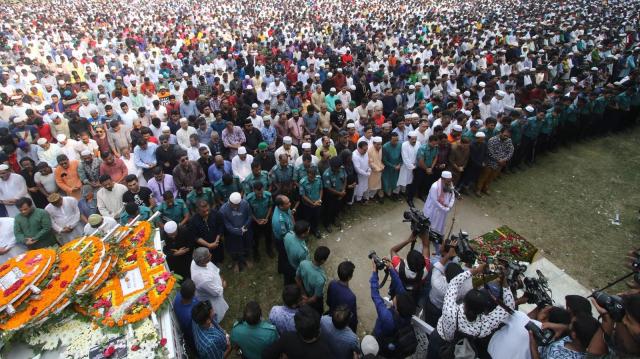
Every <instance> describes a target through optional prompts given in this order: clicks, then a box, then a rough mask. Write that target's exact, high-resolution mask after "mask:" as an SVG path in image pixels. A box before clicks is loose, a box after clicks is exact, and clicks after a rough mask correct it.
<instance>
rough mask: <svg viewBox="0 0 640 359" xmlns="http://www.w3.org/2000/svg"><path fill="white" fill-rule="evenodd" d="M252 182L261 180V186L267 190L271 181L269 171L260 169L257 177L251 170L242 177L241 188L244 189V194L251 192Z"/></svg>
mask: <svg viewBox="0 0 640 359" xmlns="http://www.w3.org/2000/svg"><path fill="white" fill-rule="evenodd" d="M254 182H261V183H262V188H263V189H264V190H265V191H268V190H269V184H270V183H271V181H270V180H269V172H267V171H260V174H259V175H258V176H257V177H256V176H255V175H254V174H253V172H251V173H250V174H249V175H248V176H247V177H246V178H245V179H244V182H242V188H243V189H244V194H245V196H246V195H248V194H249V193H251V192H253V183H254Z"/></svg>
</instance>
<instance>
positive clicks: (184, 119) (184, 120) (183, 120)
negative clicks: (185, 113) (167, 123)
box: [180, 117, 189, 123]
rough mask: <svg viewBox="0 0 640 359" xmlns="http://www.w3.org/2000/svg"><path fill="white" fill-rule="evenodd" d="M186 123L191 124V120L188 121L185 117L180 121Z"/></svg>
mask: <svg viewBox="0 0 640 359" xmlns="http://www.w3.org/2000/svg"><path fill="white" fill-rule="evenodd" d="M186 122H189V120H187V118H186V117H183V118H181V119H180V123H186Z"/></svg>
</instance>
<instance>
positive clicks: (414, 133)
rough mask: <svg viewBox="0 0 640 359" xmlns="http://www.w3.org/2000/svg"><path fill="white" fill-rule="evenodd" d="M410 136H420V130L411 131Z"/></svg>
mask: <svg viewBox="0 0 640 359" xmlns="http://www.w3.org/2000/svg"><path fill="white" fill-rule="evenodd" d="M408 136H409V137H418V132H416V131H409V134H408Z"/></svg>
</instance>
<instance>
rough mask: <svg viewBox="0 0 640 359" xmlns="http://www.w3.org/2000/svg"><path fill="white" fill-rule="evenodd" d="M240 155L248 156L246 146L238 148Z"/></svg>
mask: <svg viewBox="0 0 640 359" xmlns="http://www.w3.org/2000/svg"><path fill="white" fill-rule="evenodd" d="M238 154H239V155H246V154H247V149H246V148H245V147H244V146H241V147H240V148H238Z"/></svg>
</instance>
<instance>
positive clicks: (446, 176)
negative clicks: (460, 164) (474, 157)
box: [442, 171, 452, 179]
mask: <svg viewBox="0 0 640 359" xmlns="http://www.w3.org/2000/svg"><path fill="white" fill-rule="evenodd" d="M451 177H452V176H451V172H449V171H442V178H444V179H451Z"/></svg>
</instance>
